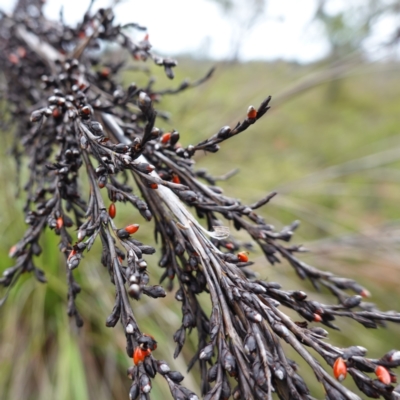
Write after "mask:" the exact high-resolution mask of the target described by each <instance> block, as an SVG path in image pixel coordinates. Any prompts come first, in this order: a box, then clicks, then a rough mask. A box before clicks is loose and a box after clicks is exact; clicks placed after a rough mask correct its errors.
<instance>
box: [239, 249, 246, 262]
mask: <svg viewBox="0 0 400 400" xmlns="http://www.w3.org/2000/svg"><path fill="white" fill-rule="evenodd" d="M237 258H238V259H239V261H241V262H247V261H249V255H248V253H247V252H246V251H241V252H240V253H238V255H237Z"/></svg>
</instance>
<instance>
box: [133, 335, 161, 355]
mask: <svg viewBox="0 0 400 400" xmlns="http://www.w3.org/2000/svg"><path fill="white" fill-rule="evenodd" d="M138 343H139V345H140V347H141V348H142V349H143V350H148V349H150V350H152V351H153V350H155V349H156V348H157V342H156V340H155V339H154V338H153V336H151V335H148V334H146V333H144V334H143V335H142V336H141V337H140V338H139V339H138Z"/></svg>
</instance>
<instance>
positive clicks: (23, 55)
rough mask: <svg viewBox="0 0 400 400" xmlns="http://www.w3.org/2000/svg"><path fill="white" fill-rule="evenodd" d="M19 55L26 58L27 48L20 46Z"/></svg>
mask: <svg viewBox="0 0 400 400" xmlns="http://www.w3.org/2000/svg"><path fill="white" fill-rule="evenodd" d="M17 54H18V55H19V57H20V58H24V57H26V50H25V47H22V46H19V47H18V48H17Z"/></svg>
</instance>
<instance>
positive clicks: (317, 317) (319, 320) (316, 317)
mask: <svg viewBox="0 0 400 400" xmlns="http://www.w3.org/2000/svg"><path fill="white" fill-rule="evenodd" d="M321 321H322V317H321V316H320V315H319V314H316V313H314V322H321Z"/></svg>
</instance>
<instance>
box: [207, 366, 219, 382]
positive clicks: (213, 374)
mask: <svg viewBox="0 0 400 400" xmlns="http://www.w3.org/2000/svg"><path fill="white" fill-rule="evenodd" d="M217 374H218V364H214V365H213V366H212V367H211V368H210V369H209V370H208V373H207V381H208V382H210V383H211V382H214V381H215V380H216V379H217Z"/></svg>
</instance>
